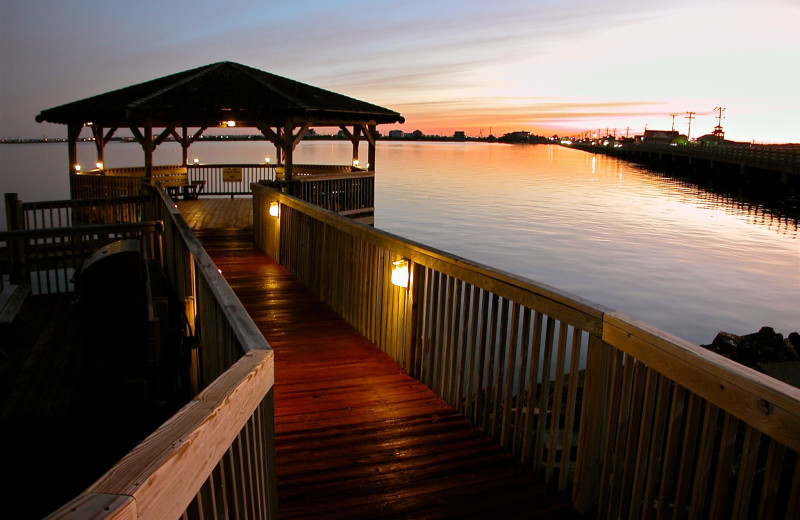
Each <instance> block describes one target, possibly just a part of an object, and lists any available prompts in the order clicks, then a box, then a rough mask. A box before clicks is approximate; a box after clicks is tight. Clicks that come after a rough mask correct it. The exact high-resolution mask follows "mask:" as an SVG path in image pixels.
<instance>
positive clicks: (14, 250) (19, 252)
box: [5, 193, 25, 284]
mask: <svg viewBox="0 0 800 520" xmlns="http://www.w3.org/2000/svg"><path fill="white" fill-rule="evenodd" d="M5 199H6V200H5V203H6V226H7V227H8V230H9V231H17V230H22V229H25V219H24V216H23V214H22V202H21V201H20V200H19V198H17V194H16V193H6V194H5ZM8 249H9V259H10V260H11V273H10V276H9V278H10V282H11V283H13V284H20V283H25V282H24V279H25V269H24V264H25V257H24V253H23V241H22V240H13V239H12V240H9V241H8Z"/></svg>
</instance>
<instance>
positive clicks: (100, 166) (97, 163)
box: [94, 161, 103, 170]
mask: <svg viewBox="0 0 800 520" xmlns="http://www.w3.org/2000/svg"><path fill="white" fill-rule="evenodd" d="M94 165H95V166H97V169H98V170H102V169H103V163H102V162H100V161H97V162H96V163H94Z"/></svg>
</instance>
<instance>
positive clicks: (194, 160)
mask: <svg viewBox="0 0 800 520" xmlns="http://www.w3.org/2000/svg"><path fill="white" fill-rule="evenodd" d="M192 162H193V163H194V164H200V159H198V158H197V157H195V158H194V159H192Z"/></svg>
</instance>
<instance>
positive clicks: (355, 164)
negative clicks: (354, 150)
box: [353, 159, 359, 168]
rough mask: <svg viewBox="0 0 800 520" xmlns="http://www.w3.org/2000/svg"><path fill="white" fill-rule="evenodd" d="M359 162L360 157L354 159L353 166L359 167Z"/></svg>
mask: <svg viewBox="0 0 800 520" xmlns="http://www.w3.org/2000/svg"><path fill="white" fill-rule="evenodd" d="M358 165H359V162H358V159H353V168H358Z"/></svg>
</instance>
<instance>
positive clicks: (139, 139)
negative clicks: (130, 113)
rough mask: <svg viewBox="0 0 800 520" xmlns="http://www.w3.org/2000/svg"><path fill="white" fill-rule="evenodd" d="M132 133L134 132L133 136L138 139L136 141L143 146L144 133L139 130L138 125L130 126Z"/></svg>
mask: <svg viewBox="0 0 800 520" xmlns="http://www.w3.org/2000/svg"><path fill="white" fill-rule="evenodd" d="M130 130H131V133H132V134H133V138H134V139H136V142H137V143H139V144H140V145H141V146H144V135H142V132H141V131H140V130H139V127H137V126H131V127H130Z"/></svg>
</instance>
